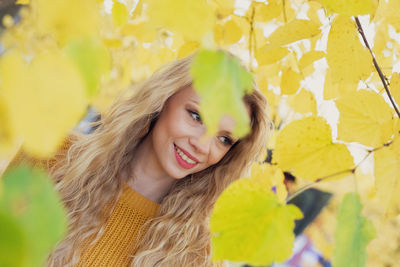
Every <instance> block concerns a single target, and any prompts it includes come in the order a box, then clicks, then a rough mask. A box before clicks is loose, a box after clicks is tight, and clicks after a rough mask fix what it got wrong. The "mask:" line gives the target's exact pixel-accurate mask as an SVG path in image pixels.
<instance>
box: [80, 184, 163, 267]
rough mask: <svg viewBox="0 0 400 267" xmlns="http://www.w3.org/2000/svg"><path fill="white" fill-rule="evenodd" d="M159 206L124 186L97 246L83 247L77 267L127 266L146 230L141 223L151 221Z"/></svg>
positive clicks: (87, 245)
mask: <svg viewBox="0 0 400 267" xmlns="http://www.w3.org/2000/svg"><path fill="white" fill-rule="evenodd" d="M159 206H160V204H158V203H156V202H154V201H152V200H150V199H147V198H145V197H144V196H142V195H140V194H139V193H137V192H136V191H135V190H134V189H132V188H131V187H130V186H129V185H127V184H126V183H123V189H122V194H121V196H120V198H119V199H118V201H117V204H116V206H115V208H114V210H113V211H112V213H111V216H110V217H109V219H108V220H107V222H106V224H105V226H104V230H103V233H102V234H101V236H100V238H99V239H98V240H97V242H96V243H94V244H92V245H91V246H89V244H88V243H86V247H85V248H83V252H82V254H81V258H80V261H79V263H78V264H77V267H100V266H102V267H103V266H104V267H106V266H107V267H111V266H112V267H114V266H115V267H119V266H121V267H122V266H124V267H125V266H128V265H129V264H130V262H131V260H132V258H131V256H132V255H134V254H135V252H136V250H137V246H136V245H137V237H138V234H139V230H140V236H142V235H143V234H144V232H145V231H146V230H147V229H144V228H143V229H141V227H142V226H143V224H144V223H145V222H146V221H147V220H149V219H150V218H153V217H154V216H155V214H156V212H157V209H158V207H159Z"/></svg>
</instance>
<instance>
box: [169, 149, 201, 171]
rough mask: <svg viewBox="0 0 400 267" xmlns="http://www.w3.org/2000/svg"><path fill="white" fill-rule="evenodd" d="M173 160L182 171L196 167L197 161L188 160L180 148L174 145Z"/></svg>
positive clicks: (188, 157)
mask: <svg viewBox="0 0 400 267" xmlns="http://www.w3.org/2000/svg"><path fill="white" fill-rule="evenodd" d="M174 152H175V158H176V160H177V162H178V164H179V165H180V166H181V167H182V168H184V169H191V168H193V167H194V166H196V165H197V163H198V161H195V160H194V159H192V158H190V156H189V155H187V154H186V153H185V152H184V151H183V150H182V149H181V148H179V147H178V146H177V145H175V144H174Z"/></svg>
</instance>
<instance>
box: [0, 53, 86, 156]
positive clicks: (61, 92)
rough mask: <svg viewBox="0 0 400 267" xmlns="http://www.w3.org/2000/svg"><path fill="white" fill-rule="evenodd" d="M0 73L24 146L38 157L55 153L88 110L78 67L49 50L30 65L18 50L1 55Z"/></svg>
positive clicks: (12, 118) (9, 108)
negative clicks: (86, 109) (22, 76)
mask: <svg viewBox="0 0 400 267" xmlns="http://www.w3.org/2000/svg"><path fill="white" fill-rule="evenodd" d="M0 75H1V77H0V78H1V81H2V89H3V90H4V101H5V104H6V107H7V109H8V114H9V119H10V124H11V125H10V126H11V128H12V131H13V132H15V133H16V135H17V136H21V137H22V138H23V139H24V144H23V148H24V149H25V150H26V151H27V152H28V153H30V154H32V155H34V156H37V157H47V156H49V155H50V154H52V153H54V152H55V150H56V149H57V148H58V146H59V145H60V143H61V142H62V141H63V140H64V138H65V136H66V135H67V134H68V132H69V131H70V130H71V128H72V127H73V126H74V125H75V124H76V123H77V122H78V120H79V119H81V117H82V115H83V114H84V112H85V108H86V93H85V86H84V82H83V80H82V78H81V76H80V74H79V72H78V70H77V69H75V66H74V65H73V63H72V62H70V61H69V60H68V59H67V58H66V57H64V56H63V55H62V54H60V53H59V52H56V51H46V53H43V54H40V55H38V56H37V57H35V58H33V59H32V60H31V62H30V64H29V65H28V64H26V63H25V60H24V58H23V55H22V54H21V53H20V52H19V51H17V50H15V51H10V52H9V53H8V54H6V55H4V56H3V57H2V59H1V61H0ZM21 75H24V78H23V79H21Z"/></svg>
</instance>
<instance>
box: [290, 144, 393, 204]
mask: <svg viewBox="0 0 400 267" xmlns="http://www.w3.org/2000/svg"><path fill="white" fill-rule="evenodd" d="M392 143H393V141H389V142H387V143H386V144H383V145H382V146H380V147H376V148H373V149H370V150H367V155H365V157H364V158H363V159H362V160H360V162H358V163H357V164H356V165H355V166H354V167H353V168H351V169H346V170H343V171H339V172H336V173H332V174H329V175H326V176H324V177H321V178H318V179H316V180H315V182H312V183H309V184H307V185H305V186H303V187H301V188H300V189H298V190H297V191H296V192H294V193H293V194H291V195H290V196H288V197H287V198H286V203H288V202H289V201H290V200H292V199H293V198H295V197H296V196H298V195H300V194H301V193H302V192H304V191H305V190H307V189H308V188H311V187H312V186H313V185H315V184H317V183H319V182H322V181H324V180H326V179H328V178H332V177H334V176H336V175H340V174H344V173H355V172H356V169H357V168H358V167H359V166H360V165H361V163H363V162H364V161H365V160H366V159H367V158H368V157H369V156H370V155H371V154H372V152H375V151H377V150H380V149H382V148H384V147H388V146H390V145H391V144H392Z"/></svg>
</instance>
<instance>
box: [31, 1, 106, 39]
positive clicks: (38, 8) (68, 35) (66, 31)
mask: <svg viewBox="0 0 400 267" xmlns="http://www.w3.org/2000/svg"><path fill="white" fill-rule="evenodd" d="M33 8H34V9H33V10H34V11H35V19H36V23H37V25H38V28H39V30H40V31H41V32H42V33H43V34H46V35H47V34H51V35H53V36H54V37H55V38H56V40H57V41H59V42H60V43H61V44H62V45H63V44H65V43H66V42H68V41H71V39H76V38H84V37H92V36H93V35H97V34H98V27H99V23H100V16H99V9H98V3H97V2H96V0H85V1H81V0H68V1H65V0H37V1H35V5H34V7H33ZM72 15H73V18H72V17H71V16H72Z"/></svg>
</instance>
